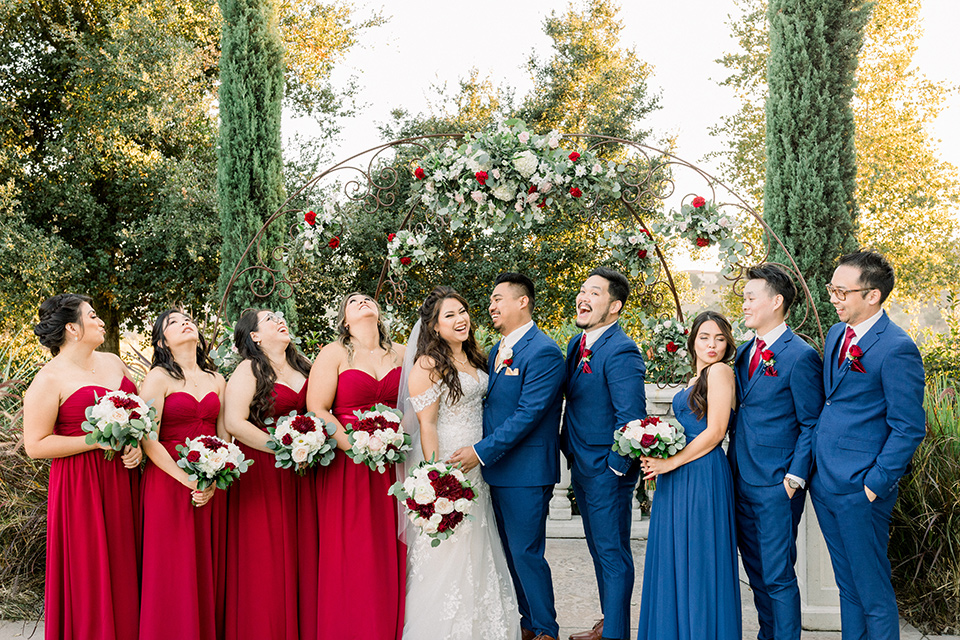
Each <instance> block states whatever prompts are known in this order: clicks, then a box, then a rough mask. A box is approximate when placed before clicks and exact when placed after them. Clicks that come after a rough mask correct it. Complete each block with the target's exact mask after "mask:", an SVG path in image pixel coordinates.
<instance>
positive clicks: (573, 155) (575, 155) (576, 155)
mask: <svg viewBox="0 0 960 640" xmlns="http://www.w3.org/2000/svg"><path fill="white" fill-rule="evenodd" d="M567 157H568V158H570V162H576V161H577V160H579V159H580V154H579V153H577V152H576V151H574V152H572V153H571V154H570V155H569V156H567Z"/></svg>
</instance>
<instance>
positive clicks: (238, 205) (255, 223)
mask: <svg viewBox="0 0 960 640" xmlns="http://www.w3.org/2000/svg"><path fill="white" fill-rule="evenodd" d="M220 11H221V13H222V14H223V36H222V40H221V49H222V52H221V57H220V82H221V84H220V141H219V142H220V144H219V155H218V165H217V188H218V198H219V202H220V225H221V228H222V231H223V247H222V250H221V264H220V283H219V284H220V291H221V292H222V291H224V289H225V288H226V286H227V283H228V282H229V279H230V276H231V274H232V273H233V270H234V268H235V267H236V265H237V262H238V261H239V260H240V256H241V255H242V254H243V251H244V250H245V249H246V247H247V245H248V244H249V243H250V241H251V240H252V239H253V238H254V236H255V235H256V233H257V231H258V230H259V229H260V227H261V226H262V225H263V223H264V222H266V220H267V219H268V217H269V216H270V215H271V214H272V213H273V212H274V211H276V210H277V208H278V207H279V206H280V205H281V204H282V202H283V200H284V190H283V155H282V146H281V139H280V115H281V106H282V100H283V82H284V65H283V45H282V43H281V40H280V33H279V29H278V25H277V7H276V2H275V0H220ZM285 227H286V225H285V224H284V223H282V222H281V221H277V222H276V223H275V224H273V225H271V226H270V228H269V229H267V230H266V232H265V236H264V238H263V240H262V241H261V254H262V256H263V257H264V258H265V263H266V264H267V265H268V266H270V267H271V268H273V269H277V270H278V271H279V274H280V275H279V276H278V277H283V275H282V274H285V273H286V270H285V269H284V268H283V265H282V264H281V263H279V262H277V261H274V260H272V259H271V258H272V256H271V255H270V254H271V252H272V250H273V248H274V247H276V246H277V245H278V244H279V243H280V242H282V241H283V237H284V230H285ZM254 251H255V249H254ZM256 260H257V256H256V255H254V254H253V251H252V252H251V254H250V255H248V256H247V258H246V259H245V261H244V263H243V267H241V268H244V267H247V266H251V265H253V264H254V263H255V262H256ZM257 279H264V280H265V281H266V283H265V284H264V285H261V286H257V285H255V284H254V281H255V280H257ZM251 285H253V286H254V289H251ZM272 285H273V281H272V280H271V278H270V276H269V275H268V274H266V273H265V272H264V271H261V270H253V271H249V272H247V273H244V274H242V275H241V276H240V277H239V278H238V279H237V281H236V282H235V283H234V285H233V288H232V289H231V291H230V295H229V298H228V301H227V305H226V307H225V314H226V316H227V318H230V319H232V320H236V318H237V317H238V315H239V313H240V312H242V311H243V310H244V309H245V308H247V307H268V308H272V309H276V310H281V311H284V312H285V313H286V315H287V318H288V320H292V319H293V318H292V317H291V316H292V314H293V310H294V307H293V304H292V303H291V301H288V300H284V299H282V298H281V297H280V296H279V295H278V294H279V292H280V291H281V290H282V289H281V287H279V286H278V288H277V290H275V291H274V293H273V294H272V295H271V296H268V297H258V296H257V295H255V293H254V291H257V292H258V293H261V294H262V293H265V292H266V291H265V290H269V288H270V287H271V286H272Z"/></svg>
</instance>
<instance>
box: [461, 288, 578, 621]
mask: <svg viewBox="0 0 960 640" xmlns="http://www.w3.org/2000/svg"><path fill="white" fill-rule="evenodd" d="M534 296H535V292H534V287H533V282H532V281H531V280H530V278H528V277H526V276H524V275H522V274H519V273H502V274H500V275H499V276H498V277H497V280H496V282H495V284H494V288H493V293H492V294H491V295H490V309H489V311H490V318H491V320H492V321H493V327H494V328H495V329H496V330H497V331H499V332H500V333H501V335H503V338H502V339H501V340H500V342H498V343H497V344H496V346H494V348H493V350H492V351H491V352H490V361H489V373H490V380H489V383H488V384H489V386H488V388H487V397H486V399H485V400H484V406H483V439H482V440H481V441H480V442H478V443H477V444H475V445H474V446H473V447H464V448H461V449H458V450H457V451H456V452H454V454H453V456H452V458H451V461H452V462H454V463H456V462H460V463H462V464H463V466H464V468H465V469H468V470H469V469H472V468H473V467H474V466H476V465H477V464H478V463H479V464H481V465H483V466H482V473H483V479H484V480H486V482H487V484H488V485H490V495H491V498H492V501H493V510H494V513H495V514H496V518H497V528H498V529H499V533H500V540H501V541H502V542H503V547H504V551H505V552H506V556H507V564H508V565H509V567H510V576H511V578H513V584H514V587H516V591H517V601H518V604H519V608H520V625H521V627H522V631H523V640H531V639H533V640H556V638H557V636H558V635H559V633H560V627H559V625H558V624H557V612H556V608H555V606H554V599H553V581H552V580H551V576H550V566H549V565H548V564H547V561H546V559H545V558H544V550H545V547H546V539H547V531H546V526H547V513H548V511H549V505H550V498H551V497H552V495H553V487H554V486H555V485H556V484H557V483H558V482H559V481H560V453H559V445H558V438H559V431H560V410H561V406H562V395H561V394H562V387H563V353H562V352H561V351H560V347H559V346H557V343H556V342H554V341H553V340H552V339H550V338H548V337H547V336H546V335H544V333H543V332H542V331H540V329H538V328H537V326H536V325H535V324H534V322H533V308H534V304H535V297H534Z"/></svg>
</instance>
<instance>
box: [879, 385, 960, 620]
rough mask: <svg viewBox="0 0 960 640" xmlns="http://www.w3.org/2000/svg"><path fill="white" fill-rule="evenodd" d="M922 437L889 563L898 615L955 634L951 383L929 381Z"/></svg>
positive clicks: (958, 551)
mask: <svg viewBox="0 0 960 640" xmlns="http://www.w3.org/2000/svg"><path fill="white" fill-rule="evenodd" d="M924 405H925V409H926V413H927V437H926V438H925V439H924V441H923V443H922V444H921V445H920V447H919V448H918V449H917V452H916V454H915V455H914V457H913V473H912V474H910V475H909V476H907V477H905V478H904V479H903V480H902V481H901V482H900V497H899V499H898V500H897V504H896V506H895V507H894V510H893V521H892V523H891V537H890V560H891V563H892V565H893V585H894V589H895V590H896V592H897V603H898V605H899V607H900V612H901V614H902V615H903V617H904V618H906V619H907V620H908V621H909V622H910V623H911V624H913V625H914V626H915V627H917V628H918V629H919V630H920V631H922V632H923V633H928V634H948V633H957V632H958V631H960V407H958V398H957V387H956V383H955V382H954V381H952V380H950V379H948V378H946V377H944V376H937V377H934V378H932V379H931V380H929V381H928V384H927V390H926V397H925V400H924Z"/></svg>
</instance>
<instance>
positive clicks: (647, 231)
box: [643, 229, 653, 238]
mask: <svg viewBox="0 0 960 640" xmlns="http://www.w3.org/2000/svg"><path fill="white" fill-rule="evenodd" d="M643 232H644V233H645V234H647V237H649V238H652V237H653V234H652V233H650V229H644V230H643Z"/></svg>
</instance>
